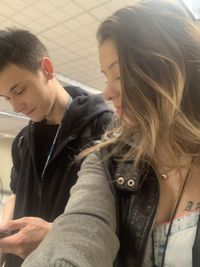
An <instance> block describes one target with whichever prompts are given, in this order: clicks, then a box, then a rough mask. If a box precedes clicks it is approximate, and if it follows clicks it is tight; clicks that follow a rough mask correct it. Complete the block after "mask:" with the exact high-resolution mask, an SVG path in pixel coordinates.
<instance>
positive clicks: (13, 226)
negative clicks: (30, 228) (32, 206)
mask: <svg viewBox="0 0 200 267" xmlns="http://www.w3.org/2000/svg"><path fill="white" fill-rule="evenodd" d="M26 224H27V219H26V218H22V219H18V220H12V221H8V222H6V223H4V224H1V225H0V233H2V234H3V233H4V232H11V231H14V230H19V229H22V228H24V226H26Z"/></svg>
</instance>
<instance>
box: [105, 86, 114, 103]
mask: <svg viewBox="0 0 200 267" xmlns="http://www.w3.org/2000/svg"><path fill="white" fill-rule="evenodd" d="M104 98H105V100H108V101H112V100H113V98H114V93H113V89H112V86H111V85H110V84H107V86H106V88H105V89H104Z"/></svg>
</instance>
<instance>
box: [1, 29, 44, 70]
mask: <svg viewBox="0 0 200 267" xmlns="http://www.w3.org/2000/svg"><path fill="white" fill-rule="evenodd" d="M44 56H48V50H47V48H46V47H45V46H44V44H43V43H42V42H41V41H40V40H39V39H38V38H37V37H36V36H35V35H34V34H32V33H31V32H29V31H27V30H22V29H13V28H9V29H7V30H0V71H2V70H4V68H5V67H7V65H9V64H10V63H12V64H15V65H17V66H19V67H21V68H24V69H27V70H30V71H32V72H37V70H38V68H39V66H40V65H39V61H40V60H41V58H42V57H44Z"/></svg>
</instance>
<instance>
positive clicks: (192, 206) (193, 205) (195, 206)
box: [184, 201, 200, 211]
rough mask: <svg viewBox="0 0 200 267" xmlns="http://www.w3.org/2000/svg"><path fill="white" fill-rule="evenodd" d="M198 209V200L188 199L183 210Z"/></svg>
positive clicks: (199, 203)
mask: <svg viewBox="0 0 200 267" xmlns="http://www.w3.org/2000/svg"><path fill="white" fill-rule="evenodd" d="M198 209H200V202H197V203H194V202H193V201H188V203H187V206H186V208H185V209H184V211H192V210H198Z"/></svg>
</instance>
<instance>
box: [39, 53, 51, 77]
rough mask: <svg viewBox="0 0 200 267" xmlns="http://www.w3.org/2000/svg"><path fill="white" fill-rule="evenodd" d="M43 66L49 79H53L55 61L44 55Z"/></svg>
mask: <svg viewBox="0 0 200 267" xmlns="http://www.w3.org/2000/svg"><path fill="white" fill-rule="evenodd" d="M41 68H42V70H43V72H44V74H45V76H46V77H47V79H48V80H52V79H53V77H54V68H53V63H52V61H51V59H50V58H48V57H43V58H42V60H41Z"/></svg>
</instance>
